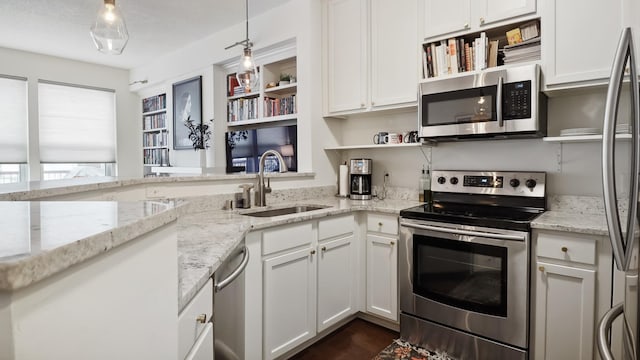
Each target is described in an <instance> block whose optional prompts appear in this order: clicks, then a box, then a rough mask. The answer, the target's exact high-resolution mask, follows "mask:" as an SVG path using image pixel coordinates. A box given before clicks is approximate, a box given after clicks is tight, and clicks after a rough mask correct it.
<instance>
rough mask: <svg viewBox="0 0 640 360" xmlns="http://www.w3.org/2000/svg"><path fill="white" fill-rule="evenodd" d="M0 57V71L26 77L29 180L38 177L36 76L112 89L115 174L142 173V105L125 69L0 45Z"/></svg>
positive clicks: (133, 174)
mask: <svg viewBox="0 0 640 360" xmlns="http://www.w3.org/2000/svg"><path fill="white" fill-rule="evenodd" d="M105 56H106V55H105ZM0 59H2V61H1V62H0V73H2V74H6V75H14V76H23V77H26V78H28V92H29V99H28V104H29V105H28V106H29V128H30V129H36V130H35V131H30V132H29V163H30V169H29V172H30V179H31V180H39V178H40V166H39V159H40V156H39V147H38V132H37V129H38V97H37V94H38V80H39V79H43V80H50V81H59V82H64V83H70V84H80V85H88V86H94V87H101V88H108V89H114V90H115V91H116V106H117V112H116V116H117V124H116V126H117V131H116V139H117V154H116V161H117V162H118V176H121V177H140V176H142V152H141V150H140V149H141V148H142V135H141V134H142V130H141V124H142V118H141V116H140V114H141V105H140V101H139V98H138V96H137V95H136V94H134V93H131V92H130V90H129V72H128V71H127V70H122V69H116V68H112V67H107V66H103V65H95V64H89V63H85V62H80V61H75V60H68V59H63V58H59V57H54V56H47V55H41V54H36V53H31V52H25V51H20V50H13V49H6V48H0ZM96 136H99V134H96ZM133 154H135V156H134V155H133Z"/></svg>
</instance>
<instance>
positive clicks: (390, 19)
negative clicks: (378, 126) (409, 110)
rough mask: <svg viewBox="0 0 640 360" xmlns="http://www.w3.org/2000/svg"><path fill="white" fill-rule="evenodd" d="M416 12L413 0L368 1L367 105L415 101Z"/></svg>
mask: <svg viewBox="0 0 640 360" xmlns="http://www.w3.org/2000/svg"><path fill="white" fill-rule="evenodd" d="M416 12H417V1H416V0H395V1H389V0H371V107H374V108H377V107H381V106H388V105H399V104H403V103H411V102H416V101H417V95H416V93H417V87H418V64H419V62H418V57H419V56H418V39H417V33H418V16H417V13H416ZM403 19H404V20H403Z"/></svg>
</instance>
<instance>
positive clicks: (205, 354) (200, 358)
mask: <svg viewBox="0 0 640 360" xmlns="http://www.w3.org/2000/svg"><path fill="white" fill-rule="evenodd" d="M184 359H185V360H213V324H212V323H211V322H208V323H207V325H206V326H205V328H204V330H203V331H202V333H200V336H198V339H197V340H196V342H195V343H194V344H193V347H192V348H191V350H190V351H189V353H188V354H187V356H186V357H185V358H184Z"/></svg>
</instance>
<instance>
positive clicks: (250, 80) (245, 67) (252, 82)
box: [236, 47, 258, 92]
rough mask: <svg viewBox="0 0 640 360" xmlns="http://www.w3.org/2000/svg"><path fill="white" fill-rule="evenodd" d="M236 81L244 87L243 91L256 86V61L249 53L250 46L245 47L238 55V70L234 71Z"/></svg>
mask: <svg viewBox="0 0 640 360" xmlns="http://www.w3.org/2000/svg"><path fill="white" fill-rule="evenodd" d="M236 78H237V79H238V83H240V85H241V86H243V87H244V88H245V91H249V92H250V91H251V89H254V90H255V89H256V87H257V86H258V71H257V68H256V62H255V61H254V60H253V56H252V55H251V48H249V47H246V48H244V51H243V52H242V55H241V56H240V62H239V64H238V71H237V72H236Z"/></svg>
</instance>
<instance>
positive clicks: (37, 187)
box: [0, 172, 315, 201]
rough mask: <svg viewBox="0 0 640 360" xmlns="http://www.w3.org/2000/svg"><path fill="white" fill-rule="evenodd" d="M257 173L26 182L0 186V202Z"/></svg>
mask: <svg viewBox="0 0 640 360" xmlns="http://www.w3.org/2000/svg"><path fill="white" fill-rule="evenodd" d="M314 175H315V173H313V172H298V173H294V172H286V173H268V174H265V177H267V178H302V177H312V176H314ZM257 176H258V174H246V173H237V174H200V175H184V176H182V175H181V176H158V177H145V178H129V179H128V178H118V177H85V178H74V179H62V180H47V181H30V182H20V183H11V184H2V186H0V201H6V200H9V201H16V200H32V199H39V198H44V197H50V196H61V195H69V194H75V193H80V192H86V191H96V190H106V189H117V188H122V187H127V186H135V185H144V184H158V183H177V182H201V181H227V180H243V179H247V180H255V179H256V177H257Z"/></svg>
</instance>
